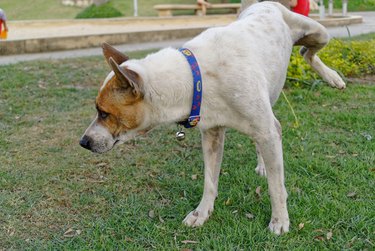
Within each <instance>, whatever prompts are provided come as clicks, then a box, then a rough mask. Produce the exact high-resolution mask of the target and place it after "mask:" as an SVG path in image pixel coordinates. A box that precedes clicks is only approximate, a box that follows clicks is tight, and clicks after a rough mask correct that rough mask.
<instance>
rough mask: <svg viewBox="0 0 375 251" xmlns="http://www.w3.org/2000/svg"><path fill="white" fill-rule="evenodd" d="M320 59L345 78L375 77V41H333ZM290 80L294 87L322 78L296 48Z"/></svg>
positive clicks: (323, 51)
mask: <svg viewBox="0 0 375 251" xmlns="http://www.w3.org/2000/svg"><path fill="white" fill-rule="evenodd" d="M318 55H319V57H320V59H321V60H322V61H323V62H324V63H325V64H327V65H328V66H329V67H331V68H332V69H335V70H336V71H338V72H339V74H342V75H343V76H344V77H360V76H364V75H375V39H371V40H368V41H343V40H337V39H332V40H331V41H330V43H329V44H328V45H327V46H326V47H325V48H324V49H323V50H321V51H320V52H319V53H318ZM287 77H288V79H289V80H290V81H289V82H292V83H293V85H294V86H300V85H301V83H307V82H308V83H311V84H312V83H314V82H315V81H319V80H320V77H319V76H318V74H316V73H315V72H314V71H313V70H312V69H311V67H310V66H309V65H308V64H307V63H306V62H305V60H304V59H303V57H302V56H300V55H299V48H294V49H293V53H292V56H291V58H290V64H289V68H288V75H287Z"/></svg>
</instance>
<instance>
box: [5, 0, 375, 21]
mask: <svg viewBox="0 0 375 251" xmlns="http://www.w3.org/2000/svg"><path fill="white" fill-rule="evenodd" d="M25 2H26V1H14V0H1V5H0V7H1V8H2V9H4V10H5V11H6V13H7V16H8V19H9V20H33V19H72V18H74V17H75V16H76V15H77V14H78V13H79V12H81V11H82V8H78V7H69V6H63V5H62V4H61V1H58V0H53V1H52V0H33V1H30V0H29V1H27V2H30V3H31V2H32V4H25ZM111 2H113V6H114V7H115V8H116V9H118V10H119V11H120V12H122V13H123V14H124V15H125V16H127V17H130V16H133V1H131V0H111ZM195 2H196V0H138V8H139V15H140V16H156V15H157V12H156V11H155V10H154V9H153V6H154V5H155V4H162V3H184V4H189V3H195ZM210 2H211V3H216V2H220V0H210ZM335 2H337V1H335ZM337 4H338V6H335V7H337V8H341V1H338V3H337ZM348 10H349V11H363V10H372V11H374V10H375V0H356V1H349V5H348ZM181 13H182V14H193V12H181Z"/></svg>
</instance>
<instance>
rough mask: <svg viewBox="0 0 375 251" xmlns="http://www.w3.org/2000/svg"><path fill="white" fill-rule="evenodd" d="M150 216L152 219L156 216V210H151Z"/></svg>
mask: <svg viewBox="0 0 375 251" xmlns="http://www.w3.org/2000/svg"><path fill="white" fill-rule="evenodd" d="M148 217H150V218H151V219H153V218H155V211H154V210H150V211H149V212H148Z"/></svg>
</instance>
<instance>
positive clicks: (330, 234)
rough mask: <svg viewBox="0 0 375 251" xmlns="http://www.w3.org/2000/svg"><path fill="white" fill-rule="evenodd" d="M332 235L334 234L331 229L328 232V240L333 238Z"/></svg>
mask: <svg viewBox="0 0 375 251" xmlns="http://www.w3.org/2000/svg"><path fill="white" fill-rule="evenodd" d="M332 235H333V233H332V231H329V232H328V233H327V240H330V239H332Z"/></svg>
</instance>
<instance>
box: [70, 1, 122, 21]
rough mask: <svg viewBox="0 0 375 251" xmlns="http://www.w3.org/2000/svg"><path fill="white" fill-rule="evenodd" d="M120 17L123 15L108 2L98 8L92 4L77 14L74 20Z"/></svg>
mask: <svg viewBox="0 0 375 251" xmlns="http://www.w3.org/2000/svg"><path fill="white" fill-rule="evenodd" d="M122 16H123V14H122V13H121V12H120V11H118V10H117V9H116V8H114V7H113V6H112V4H111V3H110V2H108V3H105V4H102V5H99V6H96V5H95V4H92V5H90V6H89V7H87V8H86V9H84V10H83V11H81V12H80V13H78V14H77V16H76V18H110V17H122Z"/></svg>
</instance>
